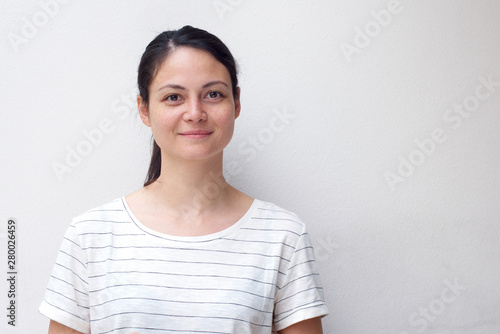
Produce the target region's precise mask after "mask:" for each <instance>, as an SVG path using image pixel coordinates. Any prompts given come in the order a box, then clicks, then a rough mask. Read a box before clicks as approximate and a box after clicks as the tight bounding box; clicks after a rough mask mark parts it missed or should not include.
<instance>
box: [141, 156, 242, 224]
mask: <svg viewBox="0 0 500 334" xmlns="http://www.w3.org/2000/svg"><path fill="white" fill-rule="evenodd" d="M161 166H162V168H161V174H160V177H159V178H158V179H157V180H156V181H155V182H153V183H152V184H151V185H149V186H148V188H150V190H151V191H153V192H154V193H155V194H156V196H157V198H158V199H159V200H160V201H161V202H162V203H164V204H167V206H168V207H170V208H172V209H174V208H182V211H184V212H185V213H188V212H189V213H190V214H197V213H201V212H203V211H205V210H207V209H214V208H216V207H219V206H220V205H222V204H224V203H227V201H228V200H229V199H230V194H231V193H232V191H233V190H234V188H232V187H231V186H230V185H229V184H228V183H227V182H226V180H225V179H224V176H223V173H222V154H220V155H219V156H217V157H214V158H212V159H207V160H203V161H172V160H169V159H163V160H162V165H161ZM186 211H188V212H186Z"/></svg>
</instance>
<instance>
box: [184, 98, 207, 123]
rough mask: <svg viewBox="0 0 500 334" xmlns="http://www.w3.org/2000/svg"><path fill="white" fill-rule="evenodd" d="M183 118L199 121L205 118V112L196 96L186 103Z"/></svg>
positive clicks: (187, 120)
mask: <svg viewBox="0 0 500 334" xmlns="http://www.w3.org/2000/svg"><path fill="white" fill-rule="evenodd" d="M183 118H184V120H185V121H186V122H201V121H204V120H206V119H207V113H206V112H205V109H204V106H203V103H202V102H201V101H200V100H199V99H197V98H193V99H191V100H190V101H189V103H187V104H186V111H185V112H184V115H183Z"/></svg>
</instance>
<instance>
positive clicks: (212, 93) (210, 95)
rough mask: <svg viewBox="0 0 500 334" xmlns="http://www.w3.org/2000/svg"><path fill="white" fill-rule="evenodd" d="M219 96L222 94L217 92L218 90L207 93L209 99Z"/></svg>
mask: <svg viewBox="0 0 500 334" xmlns="http://www.w3.org/2000/svg"><path fill="white" fill-rule="evenodd" d="M221 96H222V94H221V93H219V92H210V93H208V97H209V98H211V99H216V98H218V97H221Z"/></svg>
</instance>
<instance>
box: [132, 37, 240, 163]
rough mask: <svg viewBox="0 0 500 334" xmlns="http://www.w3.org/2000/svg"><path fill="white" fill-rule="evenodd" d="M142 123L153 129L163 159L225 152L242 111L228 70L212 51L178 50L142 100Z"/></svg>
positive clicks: (198, 156) (160, 71)
mask: <svg viewBox="0 0 500 334" xmlns="http://www.w3.org/2000/svg"><path fill="white" fill-rule="evenodd" d="M138 105H139V113H140V116H141V119H142V121H143V122H144V124H146V125H147V126H150V127H151V130H152V132H153V137H154V139H155V141H156V143H157V144H158V146H159V147H160V149H161V154H162V159H174V160H202V159H207V158H211V157H214V156H216V155H218V154H222V150H223V149H224V148H225V147H226V146H227V144H228V143H229V141H230V140H231V137H232V135H233V130H234V120H235V119H236V118H237V117H238V115H239V113H240V101H239V97H236V98H235V97H234V96H233V93H232V87H231V78H230V76H229V72H228V70H227V69H226V68H225V67H224V65H222V63H220V62H219V61H217V60H216V59H215V58H214V57H213V56H212V55H211V54H210V53H208V52H206V51H203V50H198V49H195V48H190V47H179V48H178V49H176V50H175V51H173V52H171V53H170V54H169V55H168V57H167V58H166V59H165V61H164V62H163V64H162V65H161V67H160V69H159V70H158V73H157V75H156V77H155V78H154V79H153V81H152V83H151V86H150V87H149V103H148V105H146V104H145V103H144V101H142V99H141V97H140V96H139V97H138Z"/></svg>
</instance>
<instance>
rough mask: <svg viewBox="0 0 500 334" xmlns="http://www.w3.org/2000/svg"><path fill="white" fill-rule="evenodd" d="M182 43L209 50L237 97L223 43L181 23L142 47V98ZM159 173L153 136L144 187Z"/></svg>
mask: <svg viewBox="0 0 500 334" xmlns="http://www.w3.org/2000/svg"><path fill="white" fill-rule="evenodd" d="M181 46H186V47H192V48H195V49H199V50H204V51H207V52H209V53H210V54H211V55H212V56H213V57H214V58H215V59H217V60H218V61H219V62H220V63H222V65H224V66H225V67H226V69H227V70H228V72H229V76H230V77H231V86H232V91H233V96H234V97H235V98H236V97H238V68H237V64H236V61H235V60H234V58H233V55H232V54H231V52H230V51H229V49H228V48H227V46H226V45H225V44H224V43H223V42H222V41H221V40H220V39H219V38H218V37H217V36H214V35H212V34H211V33H209V32H207V31H205V30H202V29H198V28H194V27H191V26H188V25H187V26H184V27H182V28H181V29H179V30H169V31H164V32H162V33H161V34H159V35H158V36H156V38H155V39H153V40H152V41H151V42H150V43H149V45H148V46H147V47H146V50H145V51H144V54H143V55H142V57H141V62H140V64H139V69H138V75H137V85H138V86H139V95H140V96H141V97H142V99H143V101H144V102H145V103H146V104H148V103H149V86H150V85H151V83H152V81H153V79H154V78H155V76H156V74H157V73H158V70H159V69H160V67H161V65H162V64H163V62H164V61H165V59H167V57H168V55H169V53H170V52H172V51H174V50H175V49H176V48H177V47H181ZM160 173H161V150H160V147H159V146H158V144H157V143H156V141H155V140H154V138H153V149H152V154H151V162H150V164H149V170H148V174H147V176H146V180H145V182H144V186H147V185H149V184H151V183H153V182H154V181H156V180H157V179H158V177H159V176H160Z"/></svg>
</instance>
